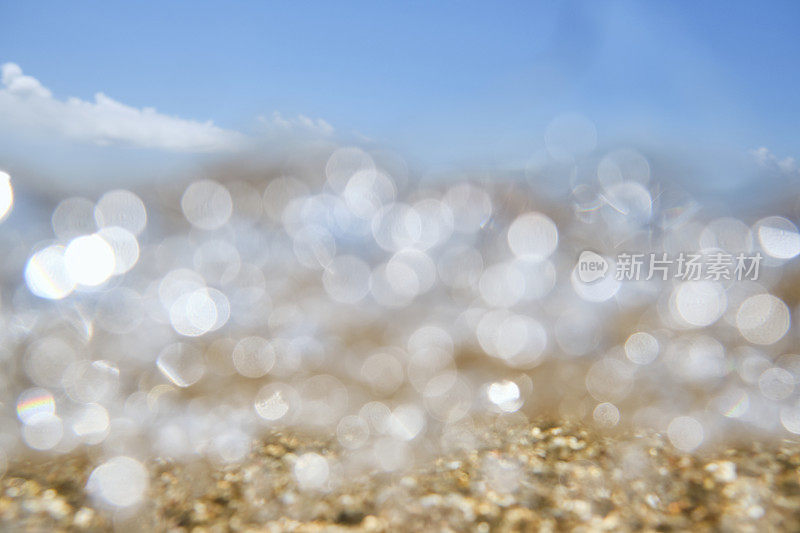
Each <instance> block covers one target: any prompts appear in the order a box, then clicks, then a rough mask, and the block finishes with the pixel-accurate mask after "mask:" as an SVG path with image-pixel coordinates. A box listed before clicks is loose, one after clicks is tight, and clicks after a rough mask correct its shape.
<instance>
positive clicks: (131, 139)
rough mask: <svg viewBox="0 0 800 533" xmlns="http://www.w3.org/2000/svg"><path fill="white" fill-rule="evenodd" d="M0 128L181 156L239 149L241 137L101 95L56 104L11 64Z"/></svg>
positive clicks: (2, 91) (5, 71)
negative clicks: (153, 149) (159, 150)
mask: <svg viewBox="0 0 800 533" xmlns="http://www.w3.org/2000/svg"><path fill="white" fill-rule="evenodd" d="M0 74H1V75H2V76H1V77H0V82H2V87H0V124H3V125H4V127H6V128H8V127H14V128H17V129H18V130H25V131H28V132H29V133H30V134H32V135H36V136H39V137H45V138H52V137H57V138H62V139H67V140H72V141H79V142H88V143H94V144H99V145H121V146H134V147H142V148H156V149H162V150H173V151H181V152H221V151H230V150H235V149H237V148H239V147H241V146H242V145H243V144H244V143H245V141H246V139H247V138H246V137H245V136H244V135H242V134H241V133H239V132H236V131H231V130H226V129H223V128H220V127H218V126H215V125H214V124H213V123H212V122H211V121H208V122H197V121H194V120H186V119H182V118H178V117H171V116H168V115H163V114H161V113H158V112H157V111H156V110H155V109H153V108H149V107H146V108H143V109H138V108H135V107H131V106H128V105H125V104H122V103H120V102H117V101H116V100H113V99H112V98H109V97H108V96H106V95H104V94H103V93H97V94H95V97H94V101H86V100H81V99H79V98H68V99H67V100H59V99H57V98H54V97H53V95H52V93H51V92H50V91H49V90H48V89H47V88H46V87H44V86H43V85H42V84H41V83H40V82H39V80H37V79H36V78H34V77H32V76H26V75H24V74H23V73H22V69H21V68H20V67H19V66H18V65H16V64H14V63H5V64H3V65H2V67H0Z"/></svg>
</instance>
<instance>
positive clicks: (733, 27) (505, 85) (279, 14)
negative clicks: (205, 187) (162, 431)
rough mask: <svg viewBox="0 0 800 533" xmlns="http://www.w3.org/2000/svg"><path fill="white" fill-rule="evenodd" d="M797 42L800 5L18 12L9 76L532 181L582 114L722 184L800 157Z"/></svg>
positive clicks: (18, 147) (76, 6)
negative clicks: (741, 159) (529, 166)
mask: <svg viewBox="0 0 800 533" xmlns="http://www.w3.org/2000/svg"><path fill="white" fill-rule="evenodd" d="M798 23H800V4H798V3H796V2H771V3H757V2H700V3H695V2H555V1H553V2H502V3H490V2H448V3H433V2H406V3H400V2H397V3H389V2H225V3H223V2H188V1H175V2H129V3H123V2H119V3H111V2H80V3H66V2H35V3H34V2H2V3H0V63H5V62H13V63H15V64H16V65H18V66H19V67H20V68H21V70H22V71H24V75H28V76H31V77H33V78H35V79H36V80H38V82H39V83H40V84H41V86H42V87H45V88H47V89H48V90H49V91H50V93H51V97H52V98H55V99H60V100H65V99H67V98H68V97H76V98H78V99H81V100H85V101H87V102H92V101H94V98H95V97H94V95H95V93H97V92H102V93H103V94H104V95H107V96H108V97H109V98H111V99H113V101H114V102H119V103H122V104H124V105H125V106H130V107H131V108H136V109H140V108H145V107H152V108H155V109H156V110H157V112H158V113H160V114H163V115H167V116H170V117H180V118H181V119H186V120H191V121H199V122H205V121H208V120H213V122H214V125H215V126H216V127H218V128H219V129H220V130H224V131H225V132H228V133H235V132H240V133H241V134H242V135H245V136H253V135H255V132H257V131H259V127H260V126H262V125H263V120H262V121H261V122H260V121H259V120H257V117H259V116H261V117H267V122H269V123H270V124H271V126H274V122H275V120H276V119H275V118H274V115H273V114H274V113H275V112H278V113H279V114H280V118H279V119H277V120H278V121H279V122H281V123H286V125H287V126H290V127H300V128H302V127H303V124H304V122H303V120H305V119H304V118H303V117H308V119H309V120H311V121H312V122H311V125H312V126H314V127H316V126H318V125H320V124H324V125H328V124H329V125H331V127H332V128H333V129H334V130H335V134H336V135H337V136H339V137H344V138H352V137H353V136H365V137H368V138H370V139H374V140H376V141H378V142H379V143H381V144H383V145H386V146H391V147H392V148H395V149H397V150H398V151H399V152H400V153H402V154H403V155H404V156H406V157H408V158H410V159H411V160H413V161H416V162H420V163H421V164H423V165H449V164H463V163H472V162H477V163H481V164H483V163H488V164H494V165H502V166H509V165H511V166H513V165H516V164H523V162H524V161H525V160H526V158H528V157H529V156H530V154H531V153H533V152H534V151H535V150H536V149H538V148H540V147H541V145H542V144H543V140H542V138H543V132H544V131H545V128H546V127H547V124H548V123H549V122H550V121H551V120H552V119H553V118H554V117H555V116H558V115H559V114H562V113H565V112H578V113H581V114H583V115H585V116H586V117H588V118H590V119H591V120H592V121H593V122H594V123H595V125H596V128H597V132H598V144H599V146H600V147H601V148H602V147H614V146H617V145H624V144H634V145H640V146H643V147H645V148H649V149H652V150H663V151H665V152H670V153H675V154H683V153H685V154H689V155H688V156H687V157H690V158H694V159H696V160H699V161H700V164H701V165H705V166H706V167H708V166H714V165H715V164H716V162H718V161H719V160H720V159H726V158H727V159H735V158H736V157H737V156H738V155H742V154H747V153H748V151H749V150H753V149H755V148H758V147H762V146H764V147H767V148H768V149H769V151H770V157H773V158H774V161H776V162H777V161H783V160H785V158H787V157H792V156H795V155H798V154H800V146H798V145H799V144H800V135H797V125H798V124H800V120H798V119H800V98H798V97H797V91H798V89H797V88H798V87H800V69H798V61H797V58H798V57H800V38H798V37H797V35H798V26H800V24H798ZM9 105H11V104H9ZM37 113H40V112H39V111H37ZM54 113H55V111H54ZM35 116H38V115H35ZM17 119H19V117H17ZM19 120H30V119H28V118H25V119H19ZM4 121H5V122H6V123H9V122H10V119H9V118H8V117H4V116H3V115H2V110H0V126H2V123H3V122H4ZM319 121H324V122H319ZM12 125H13V124H12ZM4 129H5V130H6V131H5V132H4V133H3V134H2V135H0V140H2V141H5V144H6V148H5V149H4V150H0V156H4V157H6V158H12V159H15V160H26V158H27V159H30V160H34V159H36V150H37V149H39V148H41V146H42V144H41V142H40V140H39V139H37V138H36V136H37V135H39V136H45V137H48V138H47V140H46V143H47V146H53V147H55V148H54V149H53V153H54V154H61V156H60V157H62V159H60V161H62V162H63V163H60V164H64V165H66V164H68V163H69V162H70V161H72V160H73V159H74V160H75V161H78V160H81V161H83V164H84V165H86V162H87V161H92V159H93V158H95V157H96V158H101V159H102V158H103V157H104V155H103V153H102V152H103V151H104V150H112V148H97V147H96V146H94V147H91V148H86V149H85V150H86V151H85V152H82V150H83V148H81V146H80V144H81V143H87V144H94V145H96V144H97V142H94V143H92V141H93V139H92V137H91V134H90V133H85V132H84V133H85V134H81V135H79V136H78V137H71V138H68V139H67V140H66V141H65V142H67V144H63V145H62V144H60V142H61V141H60V140H59V139H55V138H51V137H57V136H58V135H57V134H56V133H52V130H53V129H54V128H52V127H48V128H43V129H40V130H38V132H37V131H33V132H26V133H25V135H24V136H23V135H19V136H18V135H16V134H14V135H11V136H9V134H8V131H9V129H10V128H4ZM15 129H16V128H15ZM62 129H64V131H67V130H69V128H62ZM43 130H44V131H43ZM181 131H183V130H181ZM62 133H63V132H62ZM206 133H207V132H206ZM217 133H219V132H217ZM71 134H72V133H70V132H69V131H67V133H64V134H63V135H65V136H67V137H69V135H71ZM229 139H230V138H229ZM94 140H95V141H96V140H97V139H94ZM125 140H126V141H131V140H130V139H128V138H127V137H126V138H125ZM131 142H133V141H131ZM137 142H138V141H137ZM137 142H133V145H134V146H138V145H137ZM102 144H104V145H105V144H108V143H106V142H103V143H102ZM110 144H115V142H111V143H110ZM137 149H140V150H143V153H154V152H159V151H162V152H163V151H166V152H169V151H170V149H169V147H168V148H167V149H166V150H162V149H161V148H160V147H158V146H150V145H148V146H144V147H143V148H142V147H140V148H137ZM190 151H191V150H190ZM137 153H138V152H137ZM81 154H83V155H81ZM703 154H705V155H703ZM53 157H56V156H55V155H54V156H53ZM130 157H133V156H130ZM152 157H164V155H163V154H160V155H152ZM71 158H72V159H71ZM81 158H83V159H81ZM704 158H705V159H706V160H704ZM103 160H104V161H107V160H106V159H103ZM104 164H105V163H104ZM787 167H788V168H790V170H792V171H793V172H794V171H795V170H796V167H791V165H788V166H787Z"/></svg>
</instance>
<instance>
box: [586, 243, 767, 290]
mask: <svg viewBox="0 0 800 533" xmlns="http://www.w3.org/2000/svg"><path fill="white" fill-rule="evenodd" d="M761 259H762V256H761V254H760V253H758V252H757V253H755V254H744V253H738V254H735V255H734V254H729V253H725V252H713V253H710V254H701V253H688V252H680V253H678V254H676V255H672V256H671V255H670V254H668V253H666V252H658V253H628V252H623V253H620V254H618V255H617V257H616V261H615V268H614V269H613V275H614V278H615V279H617V280H618V281H649V280H661V281H666V280H668V279H676V280H680V281H699V280H712V281H721V280H735V281H742V280H751V281H755V280H757V279H758V273H759V267H760V265H761ZM609 270H610V267H609V264H608V261H607V260H606V259H605V258H604V257H602V256H601V255H599V254H596V253H595V252H592V251H589V250H586V251H584V252H583V253H581V255H580V257H579V258H578V270H577V273H578V277H579V278H580V280H581V281H582V282H584V283H592V282H594V281H597V280H599V279H601V278H604V277H605V276H606V275H607V274H608V273H609Z"/></svg>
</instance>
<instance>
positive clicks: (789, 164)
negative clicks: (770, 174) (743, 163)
mask: <svg viewBox="0 0 800 533" xmlns="http://www.w3.org/2000/svg"><path fill="white" fill-rule="evenodd" d="M750 153H751V154H752V155H753V157H755V159H756V162H758V164H759V165H761V166H762V167H765V168H769V169H772V170H778V171H780V172H782V173H784V174H800V166H798V164H797V160H796V159H795V158H794V157H784V158H783V159H780V158H778V156H776V155H775V154H773V153H772V151H771V150H770V149H769V148H767V147H765V146H762V147H760V148H757V149H755V150H751V151H750Z"/></svg>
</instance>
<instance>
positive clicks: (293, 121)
mask: <svg viewBox="0 0 800 533" xmlns="http://www.w3.org/2000/svg"><path fill="white" fill-rule="evenodd" d="M258 121H259V122H261V123H262V124H264V125H266V126H267V127H268V128H278V129H282V130H292V131H297V132H305V133H310V134H316V135H331V134H332V133H333V126H331V125H330V124H328V123H327V122H325V121H324V120H322V119H321V118H318V119H316V120H314V119H313V118H309V117H307V116H305V115H297V116H296V117H293V118H292V117H284V116H283V115H281V114H280V113H279V112H278V111H275V112H274V113H272V117H265V116H260V117H258Z"/></svg>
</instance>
